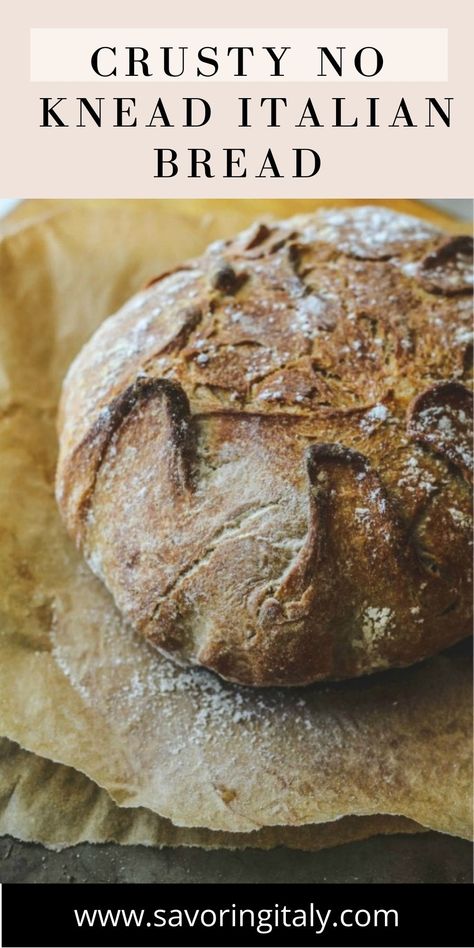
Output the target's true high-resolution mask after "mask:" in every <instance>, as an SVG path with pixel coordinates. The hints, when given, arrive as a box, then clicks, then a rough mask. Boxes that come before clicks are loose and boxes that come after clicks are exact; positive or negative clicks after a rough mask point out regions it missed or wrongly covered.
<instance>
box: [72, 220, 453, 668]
mask: <svg viewBox="0 0 474 948" xmlns="http://www.w3.org/2000/svg"><path fill="white" fill-rule="evenodd" d="M471 291H472V241H471V240H470V238H467V237H455V238H453V237H450V236H446V235H445V234H442V233H440V232H439V231H436V230H434V229H433V228H432V227H431V226H430V225H428V224H426V223H425V222H422V221H418V220H416V219H415V218H409V217H406V216H402V215H398V214H395V213H393V212H392V211H388V210H385V209H382V208H380V207H377V208H375V207H374V208H372V207H357V208H353V209H347V210H336V211H332V210H330V211H320V212H318V213H316V214H314V215H312V216H306V217H296V218H293V219H291V220H288V221H282V222H277V223H257V224H256V225H255V226H254V227H253V228H251V229H250V230H248V231H246V232H245V233H243V234H240V235H238V236H237V237H236V238H235V239H234V240H228V241H222V242H219V243H216V244H213V245H212V246H211V247H209V249H208V250H207V252H206V253H205V254H204V255H203V256H202V257H201V258H199V259H197V260H193V261H190V262H188V263H185V264H183V266H182V267H179V268H178V269H177V270H176V271H174V272H172V273H168V274H163V275H162V276H160V277H159V278H158V279H157V280H156V281H154V282H153V283H152V284H151V285H150V286H149V287H148V288H147V289H145V290H144V291H143V292H142V293H140V294H139V295H138V296H136V297H135V298H133V299H132V300H130V302H128V303H127V304H126V306H125V307H124V308H123V309H122V310H121V311H120V312H119V313H118V314H117V315H115V316H113V317H111V318H110V319H108V320H107V321H106V322H105V323H104V324H103V325H102V326H101V328H100V329H99V330H98V331H97V332H96V334H95V335H94V336H93V338H92V339H91V340H90V342H89V343H88V344H87V345H86V346H85V348H84V349H83V350H82V352H81V353H80V355H79V356H78V358H77V359H76V360H75V362H74V363H73V365H72V366H71V369H70V371H69V373H68V376H67V378H66V381H65V384H64V391H63V397H62V405H61V411H60V419H59V429H60V458H59V464H58V471H57V498H58V502H59V505H60V508H61V511H62V514H63V517H64V520H65V522H66V525H67V528H68V530H69V532H70V534H71V536H72V537H74V539H75V540H76V542H77V544H79V545H80V546H81V547H82V549H83V551H84V555H85V557H86V559H87V561H88V562H89V564H90V566H91V567H92V569H93V570H94V572H96V573H97V575H98V576H100V577H101V578H102V579H103V581H104V583H105V584H106V585H107V587H108V588H109V590H110V591H111V592H112V594H113V596H114V598H115V601H116V603H117V605H118V607H119V608H120V609H121V611H122V612H123V614H124V616H125V617H126V618H127V619H128V621H129V622H130V623H131V624H132V625H133V626H134V627H136V628H137V629H139V630H140V631H141V632H142V633H143V634H144V635H145V636H147V638H148V639H149V640H150V641H151V642H152V643H153V644H155V645H156V646H157V647H158V648H159V649H160V651H162V652H164V653H165V654H166V655H169V656H171V657H173V658H174V659H176V660H178V661H180V662H184V663H193V664H195V663H197V664H201V665H205V666H207V667H208V668H211V669H214V670H215V671H217V672H218V673H219V674H221V675H222V676H223V677H225V678H228V679H231V680H233V681H237V682H242V683H245V684H253V685H274V684H279V685H295V684H303V683H307V682H313V681H317V680H319V679H338V678H341V679H342V678H348V677H352V676H357V675H361V674H364V673H367V672H372V671H376V670H379V669H383V668H387V667H392V666H402V665H408V664H410V663H412V662H415V661H417V660H419V659H421V658H423V657H425V656H427V655H430V654H432V653H435V652H437V651H438V650H440V649H442V648H444V647H446V646H448V645H450V644H451V643H453V642H455V641H456V640H458V639H460V638H461V637H463V636H464V635H466V634H468V633H469V631H470V624H471V592H470V579H471V576H470V573H471V570H470V566H471V555H470V540H471V500H470V490H469V481H470V475H471V471H472V460H471V423H472V401H471V396H470V394H469V387H468V386H469V382H468V375H469V362H470V359H471V357H472V347H471V348H470V346H469V330H470V326H471V316H472V310H471V296H470V294H471Z"/></svg>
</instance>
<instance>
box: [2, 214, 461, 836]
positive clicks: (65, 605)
mask: <svg viewBox="0 0 474 948" xmlns="http://www.w3.org/2000/svg"><path fill="white" fill-rule="evenodd" d="M310 206H311V202H307V201H306V202H298V205H295V203H291V204H290V202H277V206H275V204H274V203H273V202H272V204H271V205H270V204H268V206H267V207H266V208H265V210H266V213H267V214H271V213H275V212H276V213H277V214H285V215H286V214H289V213H295V212H296V211H298V210H307V209H308V208H309V207H310ZM261 213H262V202H239V203H237V202H230V203H229V202H202V203H201V204H199V203H198V202H192V203H191V204H184V203H183V202H125V201H121V202H70V203H66V202H59V203H58V205H57V207H55V206H54V205H51V203H50V202H48V203H47V204H46V205H45V204H43V205H42V206H41V208H38V209H35V208H32V209H31V210H30V213H29V214H28V213H27V212H26V210H25V209H23V211H22V215H21V219H18V220H17V221H16V224H10V225H8V226H7V227H5V233H4V238H3V240H2V241H1V243H0V352H1V360H2V362H1V366H0V376H1V378H0V396H1V405H2V409H1V416H0V456H1V458H2V465H1V469H0V576H1V583H2V589H1V599H0V621H1V637H0V733H1V734H3V735H5V736H6V737H8V738H10V739H12V740H15V741H17V742H18V743H19V744H20V745H22V747H24V748H26V749H28V750H30V751H32V752H34V753H36V754H38V755H40V756H42V757H45V758H49V759H50V760H53V761H56V762H59V763H63V764H66V765H69V766H70V767H74V768H75V769H76V770H79V771H82V772H83V773H84V774H86V775H88V776H89V777H90V778H91V779H92V780H94V781H95V782H96V784H98V785H99V786H100V787H103V788H106V789H107V790H108V792H109V793H110V795H111V796H112V797H113V799H114V800H115V801H116V802H117V803H118V804H119V805H121V806H127V807H146V808H147V809H149V810H151V811H154V812H157V813H159V814H160V815H161V816H164V817H166V818H168V819H171V820H172V821H173V822H174V823H175V824H177V825H181V826H187V827H206V828H209V829H212V830H215V831H225V832H226V833H229V832H232V833H248V832H249V831H251V830H254V829H260V828H261V827H262V826H272V825H282V826H290V827H295V826H299V825H302V824H313V823H325V822H327V821H332V820H336V819H338V818H340V817H344V816H346V815H358V816H367V815H371V814H381V813H382V814H393V815H401V816H405V817H407V818H409V819H411V820H414V821H416V822H418V823H420V824H422V825H423V826H427V827H432V828H434V829H438V830H441V831H444V832H448V833H453V834H457V835H462V836H468V835H469V834H470V832H471V773H470V768H471V733H472V732H471V720H470V712H471V673H470V669H469V656H468V654H467V655H466V650H465V649H464V648H463V647H461V648H456V649H455V650H453V651H452V652H451V653H450V654H449V655H445V656H440V657H438V658H436V659H433V660H431V661H429V662H426V663H424V664H423V665H420V666H417V667H415V668H412V669H407V670H404V671H400V672H395V673H385V674H383V675H379V676H376V677H372V678H369V679H365V680H361V681H359V682H351V683H346V684H344V685H334V686H330V687H320V686H314V687H312V688H309V689H300V690H297V691H295V690H291V691H287V692H285V691H283V690H272V691H265V692H263V691H255V690H248V689H241V688H237V687H235V686H231V685H226V684H224V683H221V682H220V681H219V680H218V679H217V678H215V677H214V676H212V675H211V674H209V673H206V672H205V671H198V670H194V671H186V670H184V671H183V670H179V669H177V668H175V667H174V666H173V665H171V664H170V663H169V662H167V661H166V660H165V659H162V658H161V657H160V656H159V655H157V654H156V653H155V652H154V651H152V650H151V649H150V648H149V646H147V645H146V644H144V643H143V642H141V641H139V640H138V639H136V638H135V637H134V635H133V634H132V632H131V631H130V630H128V629H127V628H126V627H125V626H124V625H123V623H122V622H121V620H120V618H119V616H118V615H117V613H116V611H115V609H114V607H113V604H112V602H111V599H110V597H109V595H108V594H107V592H106V591H105V590H104V589H103V587H102V586H101V584H100V583H99V582H98V581H97V580H95V579H94V577H93V576H92V575H91V574H90V573H89V571H88V569H87V567H86V566H85V565H84V564H83V563H82V561H81V558H80V556H79V555H78V554H76V552H75V551H74V549H73V548H72V545H71V543H70V541H69V540H68V539H67V537H66V536H65V533H64V530H63V527H62V524H61V522H60V520H59V516H58V514H57V511H56V507H55V503H54V497H53V477H54V467H55V458H56V434H55V412H56V403H57V398H58V394H59V390H60V385H61V380H62V377H63V375H64V373H65V371H66V369H67V366H68V364H69V362H70V361H71V359H72V358H73V357H74V355H75V354H76V352H77V351H78V349H79V348H80V346H81V345H82V344H83V342H84V341H85V340H86V339H87V338H88V337H89V335H90V334H91V333H92V332H93V330H94V329H95V328H96V326H97V325H98V324H99V323H100V322H101V320H102V319H103V318H104V317H105V316H106V315H108V314H109V313H110V312H112V311H113V310H114V309H115V308H117V306H119V305H120V304H121V303H122V302H123V301H124V300H125V299H126V298H127V297H128V296H129V295H130V293H132V292H133V291H134V290H136V289H137V288H138V287H139V286H140V285H141V284H142V283H144V282H145V281H147V280H148V279H150V278H151V277H152V276H153V275H155V274H157V273H159V272H160V271H162V270H165V269H167V268H169V267H170V266H172V265H173V264H174V263H177V262H179V261H180V260H182V259H184V258H186V257H187V256H191V255H193V254H195V253H199V252H200V251H201V250H202V249H203V248H204V246H205V245H206V244H207V243H208V242H209V241H210V240H212V239H215V238H216V237H218V236H223V235H225V234H228V233H231V232H233V231H234V230H236V229H238V228H239V227H242V226H245V225H247V224H248V223H250V221H251V220H254V219H255V217H256V216H258V215H261ZM97 792H98V791H97ZM147 818H150V819H151V818H152V817H147ZM327 831H328V832H330V830H329V829H328V830H327ZM252 836H253V834H252Z"/></svg>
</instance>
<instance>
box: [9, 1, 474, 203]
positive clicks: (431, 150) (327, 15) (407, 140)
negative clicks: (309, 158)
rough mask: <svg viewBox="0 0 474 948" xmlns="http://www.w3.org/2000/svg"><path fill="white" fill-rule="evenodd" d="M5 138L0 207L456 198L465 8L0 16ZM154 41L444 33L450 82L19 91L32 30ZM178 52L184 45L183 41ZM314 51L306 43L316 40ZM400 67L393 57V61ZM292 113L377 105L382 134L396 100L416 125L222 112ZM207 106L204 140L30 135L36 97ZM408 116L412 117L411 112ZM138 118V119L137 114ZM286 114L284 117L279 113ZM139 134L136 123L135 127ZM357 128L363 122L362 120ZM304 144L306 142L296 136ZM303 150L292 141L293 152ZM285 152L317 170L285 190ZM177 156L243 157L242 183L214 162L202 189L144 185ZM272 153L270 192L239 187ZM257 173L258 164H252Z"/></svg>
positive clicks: (201, 7) (46, 4)
mask: <svg viewBox="0 0 474 948" xmlns="http://www.w3.org/2000/svg"><path fill="white" fill-rule="evenodd" d="M0 17H1V19H2V20H3V23H2V30H1V36H2V39H1V43H2V47H3V48H2V49H1V58H0V63H1V66H0V69H1V73H2V80H1V85H2V91H3V93H4V94H5V90H6V91H7V96H6V98H5V99H4V104H3V113H4V114H3V128H4V130H6V135H5V136H4V141H3V145H2V149H1V153H0V171H1V179H0V187H1V190H2V192H3V195H4V197H18V196H19V195H21V196H31V197H32V196H35V197H41V196H43V197H197V196H200V197H259V198H264V197H311V196H314V197H315V198H317V197H329V196H330V197H369V198H370V197H401V196H404V197H408V196H412V197H431V198H432V197H437V196H439V197H441V196H443V197H468V196H470V195H471V194H472V192H473V187H472V158H473V155H472V150H473V149H472V124H471V123H472V110H471V97H472V92H471V88H472V22H473V14H472V12H471V7H470V5H469V4H467V3H466V2H465V0H462V2H461V0H453V2H451V3H449V4H446V3H440V2H436V0H434V2H426V0H417V2H416V3H414V2H413V0H411V2H407V0H397V3H396V4H389V3H385V4H380V3H376V2H368V0H365V2H360V3H357V4H355V3H353V2H337V3H333V4H322V3H315V2H307V0H300V2H299V3H298V5H295V4H292V5H290V4H284V3H275V2H269V0H259V2H258V3H255V0H241V2H239V3H238V4H237V5H235V6H231V5H224V4H222V3H220V2H210V0H204V2H202V3H199V4H196V3H191V2H189V0H186V2H183V0H181V2H176V3H174V4H172V5H169V6H167V7H165V6H164V5H161V4H160V5H158V4H156V2H145V0H135V2H134V3H133V5H131V6H128V5H120V4H117V3H116V2H111V0H99V2H97V0H95V2H91V0H83V2H82V3H81V4H80V6H74V7H73V6H71V5H65V4H64V3H62V2H59V0H42V3H41V4H38V3H34V2H31V0H30V2H20V3H17V4H16V5H13V6H10V5H9V6H8V8H6V7H5V6H4V8H3V11H2V13H1V14H0ZM109 25H110V26H113V27H117V28H119V27H122V28H131V27H162V28H165V27H166V28H176V29H179V30H180V32H181V34H182V36H183V37H185V33H186V29H187V28H191V27H193V28H201V29H203V28H206V27H208V28H209V29H212V28H216V29H217V28H223V27H231V28H234V29H237V28H244V27H245V28H246V29H249V28H251V27H255V28H260V29H262V28H268V29H273V28H274V29H278V28H290V27H291V28H292V29H297V28H304V29H308V30H309V29H311V30H315V33H316V36H317V28H318V27H321V28H323V27H327V28H331V29H335V28H343V27H344V28H349V27H351V28H361V27H364V26H365V27H379V28H383V27H384V28H387V27H392V28H406V29H408V28H418V29H420V28H421V29H423V28H435V27H436V28H442V29H448V31H449V78H448V81H447V82H443V81H441V82H439V81H430V82H414V83H411V82H407V81H404V82H393V81H391V82H386V81H380V82H370V83H367V82H352V83H347V82H344V83H342V82H341V81H340V80H339V81H338V82H334V83H333V82H327V81H326V82H323V83H320V84H318V82H317V81H315V82H314V83H311V84H310V83H306V82H305V83H300V82H288V83H286V81H285V80H281V83H282V84H281V86H280V85H278V90H279V91H278V92H277V91H276V88H275V82H266V83H254V82H246V83H245V88H244V91H242V89H243V86H242V85H240V86H239V85H238V83H236V82H232V83H228V82H214V83H213V82H209V83H199V84H198V83H196V82H194V83H186V82H180V83H177V84H176V85H173V84H171V83H167V84H163V85H162V86H160V84H158V83H155V82H149V83H144V82H142V83H139V84H138V85H135V86H134V87H132V89H131V88H130V82H128V83H123V82H119V81H117V82H116V83H115V82H114V83H107V84H104V82H102V83H101V82H97V84H96V83H94V82H86V83H83V82H81V83H77V82H65V83H60V82H34V83H31V82H30V45H29V44H30V36H29V31H30V29H31V28H46V27H54V28H60V27H69V28H71V27H77V28H79V27H81V28H92V27H107V26H109ZM182 42H183V44H184V43H185V39H183V41H182ZM315 43H317V38H315ZM400 58H401V66H402V61H403V50H401V51H400ZM283 83H285V91H286V90H288V96H289V97H290V96H291V101H292V102H294V103H295V111H296V112H298V103H300V102H301V103H302V106H303V105H304V101H305V98H306V97H307V96H308V95H312V96H313V98H314V100H315V103H316V104H318V103H319V102H320V103H321V106H320V109H319V110H318V111H320V112H321V120H323V121H324V120H325V119H326V120H327V122H328V124H329V123H330V121H332V118H330V111H329V109H328V105H329V102H330V99H331V97H332V96H342V95H345V96H347V98H348V103H349V102H350V110H351V111H353V110H354V111H355V112H357V111H358V107H359V103H360V104H362V103H363V101H364V100H365V97H366V96H368V95H371V96H380V100H381V101H380V103H379V105H380V115H381V118H380V121H383V120H384V119H385V118H386V120H388V121H391V120H392V118H393V113H394V111H395V110H396V107H397V104H398V102H399V100H400V98H401V97H402V96H405V98H406V99H407V103H409V105H413V111H414V112H415V111H416V113H417V114H418V115H419V116H420V118H419V121H420V126H419V127H418V128H415V129H403V128H399V129H393V128H384V127H380V128H377V129H374V128H365V127H363V126H362V125H361V126H360V127H359V128H357V129H351V128H349V129H331V128H329V127H325V128H322V129H315V130H313V129H309V128H308V129H305V130H299V133H298V140H296V139H295V130H294V129H293V128H292V127H291V123H288V125H287V124H286V122H285V124H283V125H282V127H281V128H279V129H268V128H266V126H265V124H264V122H263V121H261V122H260V123H259V125H258V126H255V127H254V128H252V129H237V128H236V127H235V124H236V123H235V113H234V112H233V109H232V107H231V100H232V99H233V98H234V97H237V96H238V95H247V96H255V97H256V98H258V99H259V98H260V97H261V96H265V95H268V96H271V95H276V94H279V95H283V94H285V93H284V92H282V91H280V90H281V89H283ZM207 92H208V93H209V95H210V96H212V102H213V104H215V115H216V119H215V121H213V123H212V125H211V124H210V125H208V126H206V127H204V128H202V129H182V128H180V127H178V125H177V126H176V127H175V128H174V129H170V130H165V131H166V135H165V134H164V133H163V131H161V130H160V129H147V128H143V127H138V128H133V129H131V128H124V129H113V128H109V127H103V128H101V129H98V128H96V127H95V126H91V127H88V128H82V129H75V128H69V129H64V130H62V129H42V128H40V127H39V122H40V108H39V103H38V99H39V97H40V96H42V95H44V96H53V95H67V96H69V97H72V96H81V95H86V96H89V97H94V96H96V95H104V94H105V95H107V96H120V95H123V96H127V95H134V94H135V95H136V96H137V100H139V102H140V105H142V106H143V110H144V114H146V113H148V111H150V112H151V111H153V103H154V101H155V100H156V98H157V97H158V95H163V96H165V94H166V101H167V104H168V103H169V106H170V109H171V110H173V103H174V102H175V103H176V106H178V104H179V103H180V100H181V98H182V97H183V96H193V95H194V96H196V95H201V96H203V97H205V98H206V93H207ZM448 95H449V96H453V97H454V103H453V106H452V114H453V124H452V127H451V128H450V129H448V128H446V127H445V126H444V125H443V124H442V123H440V124H439V125H438V126H437V127H436V128H431V129H429V128H428V129H427V128H424V127H423V126H422V124H421V123H422V122H424V121H425V120H426V119H425V111H424V110H423V109H422V103H423V101H424V97H425V96H436V97H438V98H439V99H440V100H443V98H444V97H445V96H448ZM418 110H420V111H418ZM140 111H141V109H140ZM288 112H290V109H288ZM146 120H147V119H146ZM361 121H362V120H361ZM301 131H304V135H302V134H301ZM303 139H304V140H303ZM295 145H301V146H302V147H308V148H314V149H315V150H316V151H318V152H319V153H320V155H321V159H322V167H321V171H320V172H319V174H318V175H317V176H315V177H313V178H307V179H301V180H298V179H295V178H292V177H290V176H288V175H290V174H291V173H292V168H291V165H290V158H291V155H292V153H291V148H292V147H294V146H295ZM159 146H165V147H172V148H175V149H176V150H177V151H178V152H179V153H184V152H185V150H186V149H188V148H189V147H191V146H196V147H205V148H208V149H210V150H211V151H213V152H215V154H216V156H220V155H221V150H222V148H223V147H224V146H227V147H235V148H238V147H242V148H246V149H247V152H248V162H247V164H248V168H249V176H248V177H247V178H236V179H227V180H225V179H224V180H223V179H222V178H220V172H221V169H222V159H221V158H219V157H218V160H217V163H216V169H215V170H216V177H215V178H213V179H206V178H202V179H198V180H196V179H191V178H188V177H186V174H187V169H186V172H185V173H184V174H183V175H180V176H179V177H176V178H172V179H166V180H159V179H156V178H154V177H153V173H154V154H153V149H154V148H155V147H159ZM269 146H271V147H272V148H273V149H274V153H275V156H276V157H277V158H278V159H279V163H280V169H281V171H282V172H283V173H285V177H284V178H282V179H272V178H260V179H256V178H254V177H252V176H250V173H251V172H252V173H253V172H254V170H255V169H256V168H257V167H258V166H259V165H260V164H261V162H262V161H263V157H264V155H265V152H266V149H267V148H268V147H269ZM260 159H261V160H260Z"/></svg>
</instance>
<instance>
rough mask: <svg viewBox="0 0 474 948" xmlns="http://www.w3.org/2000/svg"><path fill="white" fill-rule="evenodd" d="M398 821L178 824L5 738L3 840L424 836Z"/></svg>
mask: <svg viewBox="0 0 474 948" xmlns="http://www.w3.org/2000/svg"><path fill="white" fill-rule="evenodd" d="M419 832H422V828H421V827H420V826H418V825H417V824H416V823H413V822H412V821H411V820H406V819H404V818H403V817H396V816H381V815H379V816H346V817H344V818H343V819H341V820H335V821H334V822H332V823H323V824H320V825H318V826H266V827H264V828H263V829H261V830H255V831H254V832H252V833H220V832H216V831H214V830H206V829H192V828H190V829H187V828H186V827H178V826H174V825H173V823H171V822H170V821H169V820H165V819H164V818H163V817H161V816H158V814H157V813H151V812H150V810H145V809H143V807H133V808H131V807H130V808H129V807H119V806H117V804H116V803H114V802H113V801H112V800H111V798H110V797H109V795H108V793H106V791H105V790H101V789H100V788H99V787H98V786H97V784H95V783H93V782H92V780H89V779H88V778H87V777H86V776H84V774H81V773H79V771H77V770H73V769H72V767H65V766H64V765H63V764H54V763H53V762H52V761H51V760H46V759H45V758H44V757H38V756H37V755H36V754H30V753H29V752H28V751H25V750H22V749H21V748H20V747H18V744H15V743H13V742H12V741H9V740H7V738H0V836H3V835H6V834H9V835H11V836H15V837H16V838H17V839H21V840H24V841H35V842H40V843H43V845H45V846H47V847H48V848H50V849H63V848H64V847H66V846H73V845H76V844H77V843H84V842H88V843H108V842H114V843H120V844H121V845H133V844H137V843H141V844H142V845H144V846H156V847H158V848H161V847H163V846H172V847H176V846H198V847H199V848H201V849H246V848H248V847H252V849H271V848H273V847H274V846H287V847H289V848H290V849H301V850H311V851H313V852H314V851H315V850H318V849H325V848H327V847H331V846H338V845H340V844H342V843H349V842H355V841H356V840H361V839H366V837H368V836H373V835H375V834H388V833H390V834H391V833H419Z"/></svg>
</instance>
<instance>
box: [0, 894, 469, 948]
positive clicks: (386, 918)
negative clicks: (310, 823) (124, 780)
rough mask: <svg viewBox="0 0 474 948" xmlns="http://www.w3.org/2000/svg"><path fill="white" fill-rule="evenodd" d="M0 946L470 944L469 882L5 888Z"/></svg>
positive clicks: (210, 947)
mask: <svg viewBox="0 0 474 948" xmlns="http://www.w3.org/2000/svg"><path fill="white" fill-rule="evenodd" d="M2 895H3V933H2V938H3V941H2V944H3V946H4V948H43V946H47V948H55V946H61V948H73V946H76V945H79V946H94V948H101V946H107V948H114V946H116V945H117V946H121V945H127V946H134V948H141V946H143V948H145V946H147V945H153V946H163V948H171V946H174V945H180V946H194V945H206V946H209V948H212V946H214V945H218V946H219V948H222V946H229V948H230V946H234V945H235V946H240V948H243V946H247V945H248V946H257V945H278V946H280V948H283V946H286V945H289V946H292V948H297V946H299V945H338V946H346V945H347V946H354V945H364V946H370V945H377V946H384V945H396V946H405V945H406V946H414V948H416V946H424V945H426V946H433V948H435V946H438V945H439V946H443V948H447V946H453V945H456V946H464V945H466V946H467V945H470V944H471V941H470V940H469V924H468V921H469V919H470V907H471V904H472V889H471V887H470V886H468V885H451V886H449V885H417V886H412V885H406V886H404V885H400V886H392V885H238V886H235V885H226V884H222V885H202V884H199V885H171V884H170V885H155V884H151V885H70V886H68V885H39V884H36V885H4V886H3V893H2Z"/></svg>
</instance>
